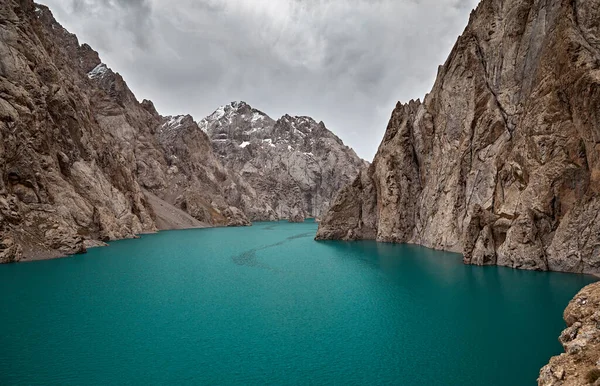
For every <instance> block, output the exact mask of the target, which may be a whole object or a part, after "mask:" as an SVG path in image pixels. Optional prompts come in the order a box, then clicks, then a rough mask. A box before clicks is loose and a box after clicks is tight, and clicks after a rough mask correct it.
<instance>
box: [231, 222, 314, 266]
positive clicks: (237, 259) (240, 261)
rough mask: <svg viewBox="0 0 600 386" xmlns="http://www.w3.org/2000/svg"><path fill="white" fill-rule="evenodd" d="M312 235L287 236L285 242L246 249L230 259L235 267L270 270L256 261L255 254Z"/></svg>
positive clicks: (306, 233)
mask: <svg viewBox="0 0 600 386" xmlns="http://www.w3.org/2000/svg"><path fill="white" fill-rule="evenodd" d="M272 227H274V225H272ZM263 229H266V228H263ZM313 234H314V233H313V232H305V233H299V234H297V235H293V236H289V237H286V238H285V240H282V241H278V242H276V243H273V244H269V245H265V246H262V247H259V248H252V249H248V250H247V251H244V252H242V253H240V254H239V255H235V256H233V257H232V258H231V259H232V260H233V262H234V263H235V264H237V265H246V266H248V267H257V268H266V269H272V268H271V267H269V266H268V265H266V264H263V263H261V262H259V261H258V260H257V256H256V252H258V251H262V250H264V249H268V248H274V247H278V246H280V245H283V244H285V243H287V242H290V241H292V240H296V239H301V238H305V237H312V236H313Z"/></svg>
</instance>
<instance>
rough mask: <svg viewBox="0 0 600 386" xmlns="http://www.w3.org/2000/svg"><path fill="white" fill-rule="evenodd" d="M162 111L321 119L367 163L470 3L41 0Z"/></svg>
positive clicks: (430, 74) (421, 87)
mask: <svg viewBox="0 0 600 386" xmlns="http://www.w3.org/2000/svg"><path fill="white" fill-rule="evenodd" d="M46 3H47V4H48V5H49V6H50V8H51V9H52V10H53V11H54V13H55V16H56V17H57V19H58V20H59V22H61V23H62V24H63V25H64V26H65V27H66V28H67V29H69V30H71V32H74V33H76V34H77V35H78V36H79V38H80V40H81V41H83V42H87V43H89V44H90V45H91V46H92V47H94V48H96V49H97V50H98V51H99V52H100V55H101V57H102V58H103V60H104V61H105V62H106V63H107V64H108V65H109V66H111V67H112V68H113V69H114V70H116V71H118V72H120V73H121V74H123V76H124V77H125V79H126V80H127V82H128V84H129V86H130V87H131V88H132V90H133V91H134V92H135V93H136V95H137V96H138V98H140V99H141V98H148V99H152V100H153V101H154V102H155V104H156V106H157V108H158V109H159V111H160V112H161V113H162V114H165V115H166V114H178V113H191V114H193V115H194V117H195V118H196V119H198V120H199V119H201V118H202V117H203V116H205V115H208V114H210V113H211V112H212V111H213V110H214V109H216V108H217V107H218V106H219V105H222V104H225V103H228V102H230V101H233V100H245V101H246V102H248V103H250V104H251V105H253V106H254V107H257V108H259V109H261V110H263V111H265V112H266V113H268V114H269V115H271V116H272V117H273V118H278V117H279V116H280V115H282V114H284V113H290V114H294V115H310V116H312V117H314V118H315V119H317V120H323V121H324V122H325V124H326V125H327V127H328V128H330V129H331V130H332V131H334V132H335V133H336V134H338V135H339V136H340V137H341V138H342V139H343V140H344V141H345V143H346V144H348V145H350V146H352V147H354V148H355V149H356V150H357V152H358V153H359V155H361V156H363V157H364V158H367V159H371V158H372V156H373V155H374V153H375V151H376V149H377V146H378V145H379V142H380V141H381V138H382V136H383V132H384V130H385V127H386V124H387V120H388V118H389V116H390V113H391V110H392V108H393V107H394V105H395V103H396V101H398V100H401V101H407V100H409V99H412V98H422V97H423V96H424V95H425V93H426V92H428V91H429V89H430V88H431V86H432V85H433V80H434V78H435V75H436V73H437V67H438V65H439V64H441V63H442V62H443V61H444V60H445V58H446V56H447V55H448V53H449V52H450V49H451V47H452V45H453V44H454V42H455V40H456V38H457V36H458V35H459V34H460V33H461V32H462V30H463V29H464V27H465V25H466V23H467V21H468V17H469V13H470V11H471V9H472V8H473V7H474V6H475V5H476V3H477V0H277V1H275V0H200V1H198V0H179V1H176V2H175V1H168V0H72V1H67V0H46Z"/></svg>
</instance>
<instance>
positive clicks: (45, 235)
mask: <svg viewBox="0 0 600 386" xmlns="http://www.w3.org/2000/svg"><path fill="white" fill-rule="evenodd" d="M164 121H165V119H164V118H162V117H160V116H159V114H158V113H157V112H156V110H155V109H154V107H153V105H152V103H151V102H148V101H145V102H144V103H142V104H140V103H138V101H137V100H136V99H135V96H134V95H133V94H132V93H131V91H130V90H129V88H128V87H127V85H126V84H125V82H124V81H123V79H122V78H121V76H120V75H119V74H116V73H113V72H112V71H111V70H110V69H108V68H107V67H106V66H105V65H103V64H102V63H101V62H100V59H99V57H98V54H97V53H96V52H95V51H93V50H92V49H91V48H90V47H89V46H87V45H85V44H84V45H79V43H78V41H77V38H76V37H75V35H72V34H70V33H69V32H67V31H66V30H65V29H63V28H62V27H61V26H60V25H59V24H58V23H57V22H56V21H55V20H54V18H53V17H52V14H51V12H50V11H49V10H48V8H47V7H45V6H41V5H36V4H34V3H33V2H32V1H29V0H19V1H17V0H10V1H4V2H1V3H0V175H1V178H0V262H11V261H18V260H20V259H21V258H23V257H25V258H27V257H33V256H36V257H52V256H60V255H65V254H72V253H79V252H84V251H85V250H86V246H91V245H97V244H99V240H112V239H118V238H127V237H134V236H135V235H136V234H139V233H142V232H150V231H154V230H156V226H155V222H154V218H155V213H154V209H153V206H152V205H150V203H149V202H148V200H147V199H146V196H145V195H144V192H143V188H146V189H148V190H151V191H153V192H154V193H156V194H157V195H162V196H163V197H170V196H169V195H168V193H171V190H169V188H170V187H171V185H170V182H171V180H170V179H169V170H171V168H172V166H173V162H172V157H171V153H168V152H166V151H165V150H164V149H165V148H166V147H169V146H170V143H166V142H165V141H161V138H162V137H161V136H160V135H158V134H157V130H158V128H159V127H161V125H162V124H164V123H165V122H164ZM191 121H192V123H193V120H191ZM193 125H194V126H195V124H193ZM196 132H197V135H196V137H193V135H192V137H193V138H192V139H190V141H191V142H193V144H192V145H190V146H192V147H196V148H198V149H202V150H205V151H206V154H207V155H206V159H202V158H200V159H197V158H193V157H190V159H188V160H184V161H183V162H184V163H186V167H187V166H189V170H188V171H187V174H186V177H187V180H188V181H187V182H186V188H187V190H188V194H189V195H190V197H191V198H190V200H192V201H194V202H197V205H198V207H201V206H205V207H207V208H208V210H209V212H210V213H209V215H208V216H206V215H204V214H203V216H199V217H200V219H201V220H202V221H206V222H207V223H208V224H216V225H227V224H230V225H233V224H241V223H247V220H246V218H245V216H244V215H243V213H241V212H240V211H239V210H238V209H236V208H234V207H232V205H231V201H228V199H227V198H226V197H224V196H226V195H227V193H226V192H224V190H225V189H220V190H219V189H213V187H210V188H209V189H208V191H209V192H210V193H208V194H207V193H205V188H206V186H205V185H202V187H203V194H202V195H201V197H199V196H198V195H197V194H193V193H190V192H189V190H191V189H193V187H194V186H195V185H194V184H195V183H196V181H202V178H203V177H204V176H205V175H206V174H207V173H205V170H211V171H213V170H219V168H221V169H222V168H223V167H222V166H221V165H220V164H218V162H217V160H216V158H215V157H214V155H212V150H211V147H210V143H209V141H208V138H207V137H206V136H205V135H204V134H203V133H202V132H201V131H200V130H199V129H197V126H196ZM186 133H187V131H182V132H181V133H179V134H178V135H180V136H185V135H187V134H186ZM174 138H175V139H173V142H177V136H174ZM194 141H195V142H194ZM167 142H168V141H167ZM175 147H176V146H175ZM175 147H174V148H175ZM174 151H175V150H174ZM175 152H176V151H175ZM174 154H175V153H174ZM195 156H196V157H201V156H198V155H195ZM211 157H212V158H211ZM204 161H206V163H205V164H203V167H204V168H205V170H200V169H202V168H201V167H200V164H202V162H204ZM211 163H217V164H211ZM184 169H185V168H184ZM186 170H187V169H186ZM196 172H197V173H196ZM223 180H225V181H226V180H227V178H226V177H224V178H223ZM211 189H212V190H211ZM185 193H186V189H185V188H184V189H182V193H181V194H182V195H183V194H185ZM211 193H214V194H212V195H211ZM176 199H177V197H175V198H174V199H173V202H175V201H176ZM210 208H212V209H213V210H212V212H211V209H210ZM197 225H199V224H197Z"/></svg>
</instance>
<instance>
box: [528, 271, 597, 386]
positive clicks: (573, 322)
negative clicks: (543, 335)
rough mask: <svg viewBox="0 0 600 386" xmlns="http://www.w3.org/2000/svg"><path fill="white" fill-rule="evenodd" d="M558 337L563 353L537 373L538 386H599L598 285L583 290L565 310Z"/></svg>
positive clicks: (591, 285)
mask: <svg viewBox="0 0 600 386" xmlns="http://www.w3.org/2000/svg"><path fill="white" fill-rule="evenodd" d="M564 319H565V322H566V323H567V328H566V329H565V330H564V331H563V332H562V334H561V335H560V339H559V340H560V343H561V344H562V345H563V347H564V349H565V353H563V354H560V355H559V356H555V357H553V358H552V359H551V360H550V363H548V364H547V365H546V366H544V367H543V368H542V370H541V371H540V377H539V378H538V385H539V386H582V385H595V386H598V385H600V282H598V283H594V284H590V285H588V286H587V287H585V288H583V289H582V290H581V291H580V292H579V293H578V294H577V295H576V296H575V298H573V300H571V302H570V303H569V305H568V306H567V308H566V310H565V313H564Z"/></svg>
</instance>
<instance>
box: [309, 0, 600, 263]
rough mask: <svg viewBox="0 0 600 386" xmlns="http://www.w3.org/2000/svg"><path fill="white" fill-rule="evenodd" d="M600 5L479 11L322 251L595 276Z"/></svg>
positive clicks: (399, 113)
mask: <svg viewBox="0 0 600 386" xmlns="http://www.w3.org/2000/svg"><path fill="white" fill-rule="evenodd" d="M599 216H600V0H585V1H583V0H544V1H542V0H482V1H481V3H480V4H479V6H478V7H477V9H476V10H474V11H473V13H472V15H471V17H470V20H469V24H468V26H467V27H466V29H465V31H464V33H463V34H462V35H461V36H460V37H459V39H458V41H457V42H456V44H455V46H454V48H453V49H452V51H451V53H450V56H449V57H448V59H447V61H446V63H445V64H444V65H443V66H441V67H440V68H439V70H438V76H437V80H436V82H435V84H434V86H433V89H432V91H431V93H430V94H428V95H427V96H425V98H424V100H423V102H420V101H411V102H410V103H408V104H400V103H399V104H398V105H397V106H396V108H395V109H394V111H393V113H392V117H391V119H390V122H389V125H388V127H387V130H386V133H385V137H384V138H383V141H382V143H381V145H380V147H379V150H378V152H377V155H376V157H375V159H374V162H373V164H372V165H371V166H370V167H369V168H367V169H364V170H363V171H362V172H361V174H360V176H359V177H358V178H356V179H355V181H354V182H353V183H352V184H349V185H348V186H346V187H345V188H344V189H343V190H342V192H341V193H340V195H339V196H338V198H337V200H336V201H335V202H334V203H333V205H332V207H331V210H330V211H329V212H328V214H327V215H326V216H325V218H324V220H323V221H322V222H321V224H320V227H319V231H318V235H317V238H318V239H377V240H379V241H384V242H407V243H416V244H421V245H424V246H427V247H431V248H437V249H445V250H451V251H457V252H462V253H463V254H464V261H465V263H469V264H478V265H493V264H497V265H503V266H509V267H514V268H522V269H533V270H554V271H569V272H588V273H598V272H600V218H599Z"/></svg>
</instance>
